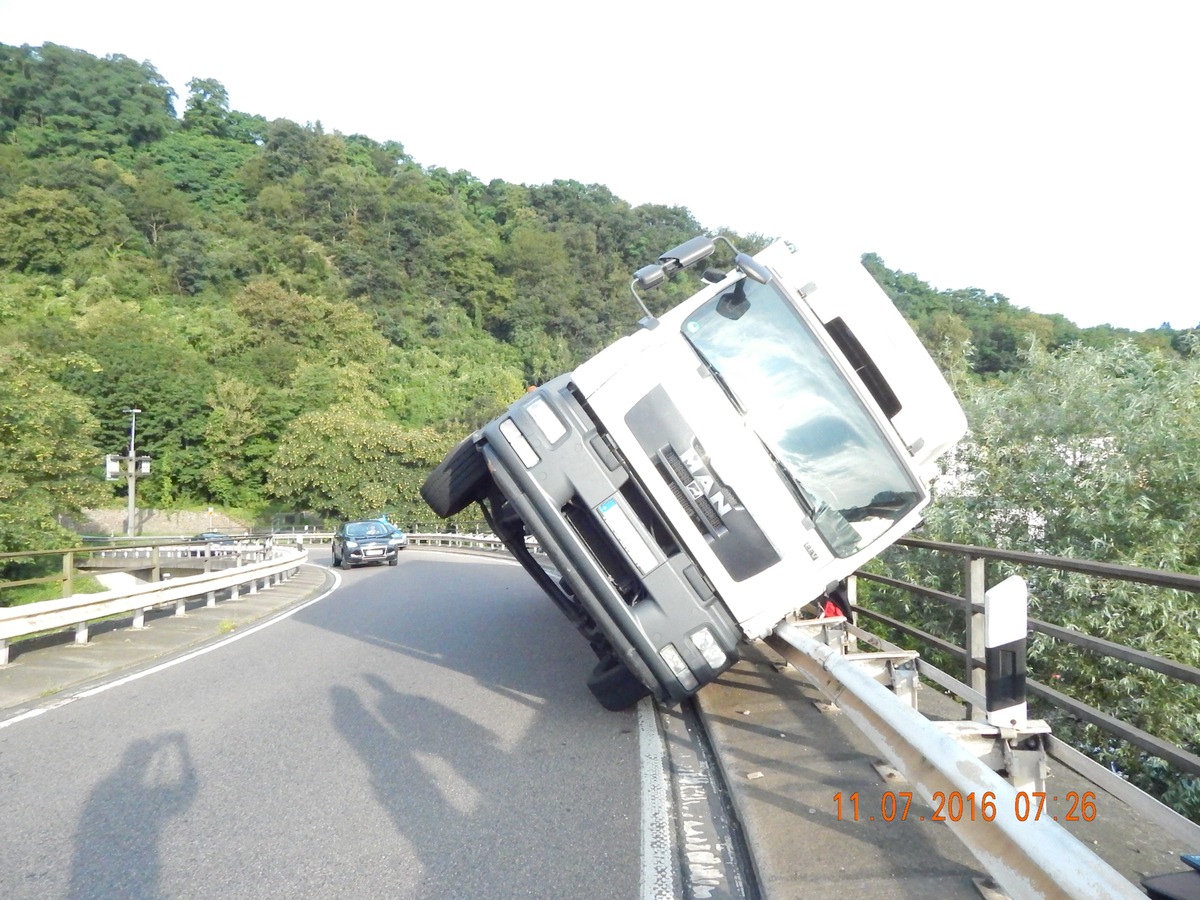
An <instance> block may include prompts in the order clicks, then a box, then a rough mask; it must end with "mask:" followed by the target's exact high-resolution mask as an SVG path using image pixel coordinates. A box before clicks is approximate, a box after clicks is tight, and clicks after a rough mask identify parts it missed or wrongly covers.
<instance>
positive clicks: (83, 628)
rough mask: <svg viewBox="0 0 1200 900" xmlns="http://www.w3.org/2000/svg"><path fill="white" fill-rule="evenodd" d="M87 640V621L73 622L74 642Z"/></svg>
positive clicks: (81, 642) (83, 642)
mask: <svg viewBox="0 0 1200 900" xmlns="http://www.w3.org/2000/svg"><path fill="white" fill-rule="evenodd" d="M87 642H88V623H87V622H76V623H75V643H77V644H86V643H87Z"/></svg>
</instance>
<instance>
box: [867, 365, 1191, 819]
mask: <svg viewBox="0 0 1200 900" xmlns="http://www.w3.org/2000/svg"><path fill="white" fill-rule="evenodd" d="M1023 363H1024V364H1023V366H1022V367H1021V368H1019V369H1018V370H1016V371H1013V372H1009V373H1006V374H1005V375H1004V376H1002V377H1000V378H997V379H993V380H990V381H986V382H983V381H965V382H960V385H959V386H960V389H962V390H963V393H964V396H963V400H964V408H965V409H966V412H967V418H968V421H969V422H970V434H969V436H968V438H967V440H966V441H964V442H963V444H962V445H961V447H960V448H959V450H958V451H957V453H956V454H955V458H954V464H955V465H954V470H955V471H956V472H957V473H958V478H957V480H956V481H955V482H953V486H952V487H949V488H947V489H944V490H943V491H941V493H940V496H939V497H938V499H937V500H936V502H935V503H934V505H933V506H932V507H931V508H930V510H929V513H928V515H927V517H926V524H925V527H924V529H923V531H922V536H924V537H928V538H932V539H940V540H947V541H952V542H956V543H967V544H983V545H988V546H999V547H1002V548H1006V549H1016V550H1026V551H1034V552H1044V553H1048V554H1052V555H1056V556H1066V557H1073V558H1077V559H1092V560H1100V561H1105V562H1113V563H1121V564H1125V565H1132V566H1140V567H1145V568H1150V569H1164V570H1167V571H1176V572H1180V571H1195V570H1196V569H1197V568H1200V542H1198V541H1197V539H1196V535H1197V534H1200V502H1198V500H1197V496H1196V491H1195V485H1196V484H1197V483H1200V359H1197V358H1195V357H1188V358H1183V359H1181V358H1179V357H1178V356H1175V355H1174V354H1171V353H1160V352H1150V353H1147V352H1145V351H1142V350H1140V349H1139V348H1138V347H1137V346H1135V345H1134V344H1133V343H1132V342H1125V343H1121V344H1117V345H1115V346H1112V347H1109V348H1104V349H1098V348H1088V347H1083V346H1079V345H1076V346H1075V347H1073V348H1071V349H1069V350H1067V351H1065V352H1060V353H1057V354H1054V353H1050V352H1049V351H1047V350H1045V349H1043V348H1041V347H1039V346H1037V345H1036V344H1035V345H1034V346H1033V347H1031V349H1030V350H1029V351H1028V352H1027V353H1026V354H1025V356H1024V360H1023ZM900 556H903V561H902V562H900V563H898V565H899V574H901V575H902V576H904V577H905V578H906V580H909V581H916V582H918V583H924V584H930V583H931V577H932V579H933V580H934V581H935V582H936V581H937V580H939V579H940V582H941V584H940V586H941V587H942V589H943V590H946V591H949V592H953V593H957V592H959V590H960V588H959V586H958V583H957V572H956V571H955V570H956V568H957V567H950V568H941V567H937V566H935V565H932V564H931V563H930V562H929V561H927V560H925V559H924V558H922V557H921V556H919V555H918V556H916V557H910V556H909V555H908V554H896V555H895V557H896V558H899V557H900ZM889 558H893V557H892V555H889ZM1022 574H1023V575H1025V577H1026V578H1027V580H1028V581H1029V584H1030V614H1031V615H1032V616H1034V617H1037V618H1041V619H1044V620H1046V621H1050V622H1053V623H1056V624H1059V625H1064V626H1067V627H1070V628H1074V629H1078V630H1079V631H1081V632H1083V633H1085V634H1091V635H1096V636H1099V637H1103V638H1106V639H1109V640H1113V641H1116V642H1118V643H1122V644H1126V645H1129V646H1133V647H1136V648H1138V649H1142V650H1145V651H1147V652H1151V653H1156V654H1158V655H1161V656H1165V657H1168V658H1170V659H1174V660H1176V661H1178V662H1181V663H1185V664H1188V665H1192V666H1200V642H1198V641H1197V640H1196V635H1197V632H1196V618H1195V598H1194V596H1192V595H1187V594H1183V593H1182V592H1177V591H1170V590H1157V589H1150V588H1142V587H1140V586H1135V585H1130V584H1125V583H1121V582H1112V581H1106V580H1101V579H1093V578H1088V577H1086V576H1082V575H1073V574H1066V573H1062V574H1055V573H1052V572H1049V571H1048V570H1027V571H1024V572H1022ZM999 577H1002V575H1001V574H1000V573H997V577H996V579H994V580H998V578H999ZM871 596H872V597H873V598H878V605H879V608H881V609H884V610H890V611H891V612H893V613H895V614H897V615H898V616H900V617H901V618H904V619H907V620H909V621H913V622H914V624H918V625H920V626H922V627H927V628H929V629H930V630H932V631H934V632H935V633H941V634H943V635H945V636H947V637H953V636H955V635H956V632H955V630H954V629H953V626H952V625H951V622H950V616H949V615H948V614H947V611H946V610H942V609H937V608H936V606H935V605H933V604H930V603H929V602H927V601H924V600H914V599H904V600H894V599H893V600H889V599H887V595H886V592H883V593H880V592H878V591H872V592H871ZM870 602H871V603H872V604H874V603H875V600H874V599H873V600H871V601H870ZM1029 667H1030V674H1031V676H1032V677H1034V678H1037V679H1038V680H1040V681H1043V682H1045V683H1052V684H1054V685H1055V686H1056V687H1058V688H1059V689H1061V690H1063V691H1064V692H1066V693H1067V694H1069V695H1071V696H1075V697H1077V698H1078V699H1081V700H1083V701H1085V702H1087V703H1089V704H1091V705H1092V706H1095V707H1097V708H1099V709H1101V710H1103V711H1105V712H1106V713H1110V714H1112V715H1115V716H1117V717H1118V718H1120V719H1123V720H1125V721H1127V722H1130V723H1132V724H1134V725H1136V726H1138V727H1139V728H1142V729H1144V730H1146V731H1148V732H1150V733H1151V734H1154V735H1157V736H1158V737H1160V738H1163V739H1165V740H1167V741H1170V742H1172V743H1175V744H1178V745H1180V746H1183V747H1184V748H1186V749H1190V750H1191V751H1192V752H1200V689H1196V688H1195V687H1192V686H1188V685H1183V684H1180V683H1178V682H1170V681H1168V680H1167V679H1165V678H1162V677H1159V676H1155V675H1153V674H1152V673H1147V672H1145V671H1143V670H1139V669H1137V668H1136V667H1134V666H1132V665H1129V664H1125V663H1122V662H1120V661H1114V660H1108V659H1100V658H1098V657H1095V656H1093V655H1091V654H1089V653H1087V652H1085V651H1082V650H1079V649H1076V648H1074V647H1072V646H1070V645H1066V644H1063V643H1059V642H1054V641H1052V640H1050V639H1047V638H1042V637H1038V638H1036V639H1035V640H1034V641H1033V642H1032V643H1031V646H1030V649H1029ZM1042 713H1043V714H1044V715H1045V717H1047V718H1049V719H1051V721H1052V723H1053V725H1054V728H1055V731H1056V733H1057V734H1059V736H1060V737H1063V738H1064V739H1065V740H1067V741H1068V742H1069V743H1072V744H1073V745H1075V746H1078V747H1085V748H1091V750H1092V752H1093V754H1094V755H1095V756H1096V757H1098V758H1099V759H1100V760H1101V761H1103V762H1105V763H1106V764H1108V763H1111V764H1113V765H1114V766H1116V767H1117V768H1118V769H1119V770H1120V771H1122V772H1125V773H1127V774H1128V775H1129V776H1130V778H1131V779H1132V780H1134V781H1135V782H1136V783H1138V784H1139V785H1141V786H1142V787H1144V788H1146V789H1148V790H1151V791H1153V792H1155V793H1156V794H1158V795H1159V796H1166V795H1167V792H1168V790H1170V789H1171V788H1172V786H1173V785H1174V784H1175V781H1176V780H1177V776H1170V774H1169V773H1168V772H1167V771H1166V770H1165V769H1164V768H1163V767H1162V766H1160V765H1157V764H1154V763H1147V762H1146V760H1145V759H1144V758H1143V754H1142V753H1141V752H1140V751H1136V750H1134V749H1131V748H1130V747H1128V746H1124V745H1121V744H1119V743H1118V742H1116V741H1114V740H1112V739H1110V738H1108V737H1106V736H1105V735H1104V734H1103V733H1102V732H1101V731H1099V730H1098V729H1096V728H1094V727H1092V726H1085V725H1082V724H1080V723H1079V722H1076V721H1075V720H1074V719H1072V718H1071V717H1069V716H1065V715H1061V714H1057V713H1054V712H1052V711H1049V710H1044V711H1042ZM1193 790H1195V788H1194V789H1193ZM1189 802H1192V803H1193V804H1194V800H1193V801H1189ZM1189 811H1190V814H1191V815H1193V816H1200V806H1196V805H1193V806H1191V807H1189Z"/></svg>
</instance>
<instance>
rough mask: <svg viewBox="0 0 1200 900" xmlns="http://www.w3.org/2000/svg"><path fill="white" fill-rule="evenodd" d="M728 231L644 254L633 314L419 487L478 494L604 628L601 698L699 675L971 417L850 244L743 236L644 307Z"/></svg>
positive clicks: (772, 618) (915, 488)
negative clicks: (715, 263)
mask: <svg viewBox="0 0 1200 900" xmlns="http://www.w3.org/2000/svg"><path fill="white" fill-rule="evenodd" d="M719 243H728V242H727V241H725V240H724V239H723V238H715V239H714V238H708V237H703V236H702V237H699V238H695V239H693V240H692V241H688V242H686V243H685V244H682V245H680V246H679V247H677V248H674V249H673V250H671V251H668V252H667V253H664V254H663V255H662V256H661V257H659V260H658V262H657V263H654V264H652V265H649V266H646V267H644V268H643V269H640V270H639V271H638V272H637V273H635V276H634V280H633V283H632V285H631V290H632V293H633V296H634V298H635V299H636V300H637V302H638V304H639V305H640V307H641V309H642V311H643V312H644V313H645V315H644V317H643V318H642V320H641V323H640V326H641V327H640V328H639V329H638V330H637V331H636V332H635V333H633V334H631V335H629V336H627V337H624V338H622V339H620V340H618V341H617V342H615V343H614V344H612V345H610V346H609V347H607V348H605V349H604V350H602V351H601V352H599V353H597V354H596V355H595V356H593V357H592V358H590V359H588V360H586V361H585V362H583V363H582V364H581V365H579V366H578V367H577V368H576V369H575V370H574V371H573V372H570V373H567V374H564V375H560V376H559V377H557V378H554V379H552V380H551V381H549V382H547V383H545V384H543V385H540V386H538V387H536V388H534V389H533V390H531V391H530V392H529V393H528V394H527V395H525V396H524V397H522V398H521V399H520V400H518V401H517V402H516V403H514V404H513V405H512V406H511V407H510V408H509V410H508V411H507V412H506V413H505V414H504V415H502V416H500V417H499V418H497V419H496V420H494V421H492V422H490V423H488V424H487V425H485V426H484V427H483V428H481V429H479V430H478V431H477V432H476V433H475V434H473V435H470V436H469V437H468V438H466V439H465V440H464V441H463V442H462V443H461V444H459V446H458V447H457V448H455V450H454V451H452V452H451V454H450V455H449V456H448V457H447V458H446V460H444V461H443V463H442V464H441V465H440V466H439V467H438V468H437V469H435V470H434V471H433V472H432V473H431V474H430V476H429V478H428V479H427V480H426V483H425V486H424V487H423V489H422V493H423V495H424V496H425V499H426V501H427V502H428V503H429V504H430V506H431V508H433V510H434V511H435V512H436V513H438V514H439V515H442V516H449V515H453V514H455V513H456V512H458V511H460V510H461V509H463V508H465V507H466V506H467V505H469V504H470V503H472V502H479V503H480V505H481V507H482V509H483V511H484V514H485V516H486V517H487V519H488V521H489V523H490V524H491V527H492V528H493V530H494V531H495V533H496V534H497V536H498V537H500V538H501V539H502V540H503V541H504V542H505V544H506V546H508V547H509V549H510V550H511V551H512V552H513V554H514V555H515V556H516V557H517V558H518V559H519V560H520V561H521V562H522V564H523V565H524V566H525V567H526V569H527V570H528V571H529V572H530V574H531V575H533V577H534V578H535V580H537V581H538V583H539V584H540V585H541V586H542V588H543V589H544V590H545V591H546V593H547V594H548V596H550V599H551V600H552V601H554V602H555V603H556V605H558V606H559V608H560V609H561V610H562V611H563V612H564V613H565V614H567V615H568V617H569V618H571V620H572V621H573V622H574V623H575V625H576V627H577V628H579V630H580V631H581V632H582V633H583V635H584V637H585V638H586V639H587V640H588V642H589V643H590V644H591V646H592V649H593V650H594V651H595V652H596V654H597V656H598V657H599V662H598V663H597V666H596V669H595V670H594V672H593V674H592V677H591V679H589V687H590V688H591V689H592V691H593V693H594V694H595V696H596V697H597V699H599V700H600V702H601V703H602V704H604V705H605V706H606V707H609V708H622V707H624V706H627V705H629V704H630V703H632V702H634V701H636V700H637V699H638V698H639V697H640V696H643V695H645V694H646V693H648V692H649V693H652V694H654V695H655V696H656V697H657V698H659V699H660V700H663V701H665V702H677V701H679V700H682V699H683V698H685V697H687V696H689V695H691V694H692V693H694V692H695V691H697V690H699V689H700V688H701V687H702V686H703V685H705V684H707V683H708V682H710V681H712V680H713V679H715V678H716V677H717V676H718V675H719V674H720V673H721V672H722V671H724V670H725V669H727V668H728V667H729V666H731V665H732V664H733V663H734V662H735V661H736V660H737V658H738V646H739V644H740V643H741V642H743V641H747V640H755V639H757V638H760V637H763V636H765V635H766V634H769V633H770V632H771V631H772V630H773V628H774V627H775V625H776V624H777V623H778V622H779V621H780V620H781V619H783V618H784V617H785V616H787V615H788V614H789V613H791V612H793V611H795V610H797V609H798V608H800V607H802V606H804V605H805V604H807V603H809V602H811V601H813V600H814V599H817V598H819V597H821V596H822V595H824V594H825V593H826V592H828V591H830V590H831V589H833V588H834V587H835V586H836V585H838V584H839V583H840V582H841V581H843V580H844V579H845V578H846V577H847V576H849V575H850V574H851V573H853V572H854V571H855V570H856V569H857V568H859V567H861V566H862V565H863V564H864V563H865V562H867V561H868V560H870V559H871V558H872V557H874V556H876V555H878V554H879V553H880V552H881V551H882V550H884V549H885V548H886V547H888V546H889V545H890V544H892V543H893V542H894V541H895V540H896V539H897V538H899V537H901V536H902V535H904V534H906V533H907V532H908V531H910V530H911V529H912V528H913V527H914V526H915V525H916V524H917V523H918V522H919V521H920V518H921V513H922V510H923V509H924V507H925V506H926V505H927V504H928V503H929V501H930V490H929V486H930V483H931V481H932V478H933V476H934V475H935V473H936V461H937V459H938V457H939V456H941V455H942V454H943V453H945V452H946V451H947V450H949V449H950V448H951V447H952V446H953V445H954V444H955V443H956V442H957V441H958V440H959V438H961V436H962V435H963V434H964V433H965V430H966V420H965V418H964V416H963V413H962V410H961V407H960V406H959V404H958V402H957V401H956V400H955V398H954V396H953V394H952V392H951V391H950V388H949V386H948V385H947V384H946V382H945V379H944V378H943V377H942V375H941V373H940V372H939V371H938V369H937V367H936V365H935V364H934V363H933V361H932V360H931V359H930V357H929V355H928V353H927V352H926V351H925V349H924V347H923V346H922V345H921V343H920V341H919V340H918V339H917V337H916V335H915V334H914V333H913V332H912V330H911V328H909V326H908V324H907V323H906V322H905V321H904V319H903V317H902V316H901V315H900V313H899V312H898V311H897V310H896V308H895V307H894V306H893V305H892V303H891V301H890V300H889V299H888V298H887V296H886V295H885V294H884V293H883V291H882V290H881V289H880V288H879V287H878V285H876V284H875V282H874V280H873V279H872V278H871V276H870V275H869V274H868V273H867V272H866V270H865V269H863V268H862V266H861V265H858V264H857V263H852V264H850V265H847V266H844V267H840V268H839V267H821V266H819V265H818V264H817V262H816V261H814V260H807V259H805V258H804V257H803V256H802V255H801V254H799V253H797V252H796V251H795V249H794V248H793V247H792V246H791V245H790V244H788V243H786V242H784V241H776V242H775V243H773V244H771V245H770V246H768V247H767V248H766V249H764V250H763V251H761V252H760V253H758V254H756V255H755V256H749V255H747V254H743V253H739V252H737V251H736V248H733V247H732V245H730V249H731V250H733V252H734V265H733V267H732V268H731V269H729V270H728V271H719V270H709V271H707V272H706V273H705V275H704V281H705V286H704V287H702V288H701V289H700V290H699V291H698V292H697V293H696V294H694V295H693V296H692V297H690V298H689V299H687V300H685V301H684V302H683V303H680V304H679V305H678V306H676V307H675V308H673V309H671V310H670V311H668V312H667V313H665V314H663V315H662V316H661V317H658V318H654V317H652V316H650V315H649V312H648V311H647V309H646V306H645V303H644V302H643V301H642V298H641V295H640V294H639V293H638V291H639V290H641V291H643V292H645V291H646V290H650V289H652V288H653V287H654V286H655V285H657V284H659V283H661V282H662V281H663V280H665V279H666V278H668V277H670V276H671V275H672V274H674V273H675V272H676V271H678V270H680V269H683V268H688V267H690V266H694V265H696V264H698V263H699V262H701V261H703V260H705V259H707V258H708V257H710V256H712V255H713V254H714V253H715V251H716V250H717V247H718V244H719ZM531 539H532V540H531Z"/></svg>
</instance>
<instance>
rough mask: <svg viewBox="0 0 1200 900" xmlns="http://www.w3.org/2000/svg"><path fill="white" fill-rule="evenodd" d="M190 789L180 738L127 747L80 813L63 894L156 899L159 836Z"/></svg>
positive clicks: (192, 777)
mask: <svg viewBox="0 0 1200 900" xmlns="http://www.w3.org/2000/svg"><path fill="white" fill-rule="evenodd" d="M197 787H198V781H197V778H196V770H195V768H194V767H193V765H192V760H191V756H190V755H189V753H188V749H187V742H186V739H185V738H184V736H183V734H182V733H180V732H177V731H173V732H167V733H165V734H163V735H161V736H159V737H157V738H154V739H144V740H138V741H134V742H133V743H132V744H130V745H129V747H128V748H126V750H125V753H124V755H123V756H122V758H121V762H120V764H119V765H118V766H117V769H116V771H115V772H113V773H112V774H111V775H109V776H108V777H107V778H105V779H104V780H103V781H101V782H100V783H99V784H98V785H96V788H95V790H93V791H92V793H91V795H90V796H89V797H88V801H87V803H86V805H85V806H84V808H83V813H82V815H81V817H80V820H79V827H78V828H77V829H76V831H75V853H74V859H73V860H72V864H71V885H70V888H69V890H68V894H67V896H68V897H71V898H83V897H101V896H108V897H117V896H120V897H157V896H159V895H160V890H159V884H158V882H159V873H160V862H159V855H160V848H159V841H160V838H161V836H162V833H163V830H164V828H165V827H166V825H167V823H168V822H169V821H170V820H171V819H174V818H175V817H177V816H179V815H182V814H183V813H184V811H186V810H187V808H188V807H189V806H190V805H191V803H192V801H193V800H194V799H195V797H196V791H197Z"/></svg>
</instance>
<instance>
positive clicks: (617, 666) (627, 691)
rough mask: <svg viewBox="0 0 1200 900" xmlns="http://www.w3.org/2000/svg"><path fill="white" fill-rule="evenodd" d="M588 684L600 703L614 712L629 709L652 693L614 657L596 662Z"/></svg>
mask: <svg viewBox="0 0 1200 900" xmlns="http://www.w3.org/2000/svg"><path fill="white" fill-rule="evenodd" d="M587 686H588V690H590V691H591V692H592V695H593V696H595V698H596V699H597V700H599V701H600V705H601V706H603V707H604V708H605V709H610V710H612V711H613V712H617V711H619V710H622V709H628V708H629V707H631V706H633V704H635V703H637V702H638V701H639V700H641V699H642V698H643V697H645V696H646V695H647V694H649V693H650V689H649V688H648V687H646V686H645V685H644V684H642V683H641V682H640V681H638V680H637V678H635V677H634V675H633V673H632V672H630V671H629V669H627V668H625V664H624V663H622V662H621V661H620V660H618V659H612V658H609V659H608V660H607V661H605V660H601V661H600V662H598V663H596V668H594V669H592V674H591V675H590V676H589V677H588V681H587Z"/></svg>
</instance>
